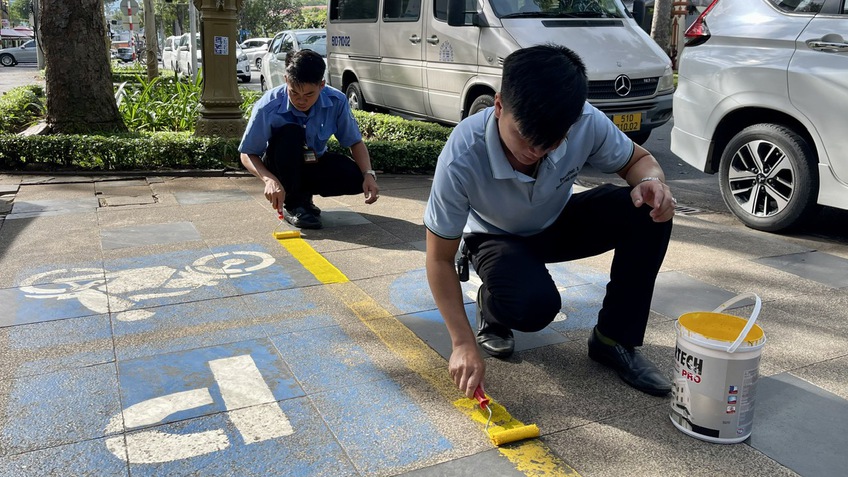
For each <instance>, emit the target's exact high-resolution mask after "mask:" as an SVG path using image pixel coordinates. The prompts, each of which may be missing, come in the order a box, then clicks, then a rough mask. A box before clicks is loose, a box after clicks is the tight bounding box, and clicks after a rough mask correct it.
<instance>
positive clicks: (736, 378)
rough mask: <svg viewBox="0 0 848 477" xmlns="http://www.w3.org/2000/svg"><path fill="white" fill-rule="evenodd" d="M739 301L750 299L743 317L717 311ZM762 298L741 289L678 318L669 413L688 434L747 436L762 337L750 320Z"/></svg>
mask: <svg viewBox="0 0 848 477" xmlns="http://www.w3.org/2000/svg"><path fill="white" fill-rule="evenodd" d="M744 299H753V300H754V310H753V312H752V313H751V316H750V317H749V318H748V319H747V320H746V319H745V318H740V317H738V316H734V315H728V314H724V313H721V312H722V311H724V310H725V309H727V308H728V307H729V306H730V305H733V304H734V303H737V302H739V301H742V300H744ZM761 308H762V300H760V297H758V296H757V295H755V294H753V293H743V294H741V295H738V296H736V297H734V298H732V299H730V300H728V301H726V302H724V303H722V304H721V305H720V306H719V307H718V308H716V309H715V310H713V311H712V312H694V313H685V314H683V315H681V316H680V318H678V320H677V323H676V324H675V325H676V328H677V347H676V349H675V350H674V357H675V360H674V382H673V386H672V395H671V412H670V413H669V417H670V418H671V422H672V423H674V426H675V427H677V428H678V429H680V431H682V432H683V433H685V434H687V435H690V436H692V437H695V438H698V439H702V440H705V441H708V442H714V443H718V444H735V443H737V442H742V441H744V440H745V439H747V438H748V436H750V435H751V430H752V428H753V425H754V398H755V394H756V390H757V379H758V378H759V365H760V353H761V351H762V348H763V345H765V342H766V335H765V333H764V332H763V329H762V328H760V326H759V325H757V324H755V322H756V321H757V316H759V314H760V309H761Z"/></svg>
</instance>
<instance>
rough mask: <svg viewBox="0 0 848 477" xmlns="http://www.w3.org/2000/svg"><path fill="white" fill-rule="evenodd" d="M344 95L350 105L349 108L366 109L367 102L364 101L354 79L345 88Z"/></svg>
mask: <svg viewBox="0 0 848 477" xmlns="http://www.w3.org/2000/svg"><path fill="white" fill-rule="evenodd" d="M345 96H347V102H348V104H349V105H350V109H360V110H362V111H367V110H368V103H366V102H365V97H364V96H362V90H361V89H360V88H359V83H357V82H356V81H354V82H353V83H351V84H349V85H347V88H345Z"/></svg>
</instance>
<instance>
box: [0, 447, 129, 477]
mask: <svg viewBox="0 0 848 477" xmlns="http://www.w3.org/2000/svg"><path fill="white" fill-rule="evenodd" d="M71 474H73V475H76V476H91V477H94V476H99V477H111V476H115V477H117V476H125V475H129V471H128V468H127V464H126V460H125V459H124V460H122V459H119V458H117V457H116V456H115V455H113V454H112V453H111V452H109V449H108V448H107V447H106V439H92V440H89V441H82V442H75V443H73V444H67V445H61V446H57V447H48V448H46V449H39V450H35V451H31V452H25V453H23V454H17V455H12V456H7V457H0V475H8V476H54V475H56V476H58V475H71Z"/></svg>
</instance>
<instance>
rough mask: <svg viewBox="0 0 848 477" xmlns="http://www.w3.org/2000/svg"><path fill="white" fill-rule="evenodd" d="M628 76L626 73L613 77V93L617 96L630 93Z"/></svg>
mask: <svg viewBox="0 0 848 477" xmlns="http://www.w3.org/2000/svg"><path fill="white" fill-rule="evenodd" d="M631 86H632V85H631V84H630V77H629V76H627V75H618V76H617V77H616V78H615V82H614V83H613V87H614V88H615V94H617V95H619V96H622V97H623V96H627V95H628V94H630V88H631Z"/></svg>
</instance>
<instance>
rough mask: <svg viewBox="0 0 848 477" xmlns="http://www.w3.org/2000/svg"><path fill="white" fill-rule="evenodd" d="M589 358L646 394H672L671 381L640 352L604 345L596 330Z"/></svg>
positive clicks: (591, 342) (590, 343)
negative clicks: (613, 371) (608, 368)
mask: <svg viewBox="0 0 848 477" xmlns="http://www.w3.org/2000/svg"><path fill="white" fill-rule="evenodd" d="M589 357H590V358H592V359H593V360H595V361H597V362H599V363H601V364H603V365H605V366H609V367H610V368H612V369H613V370H615V372H616V373H618V376H619V377H621V379H622V380H624V382H625V383H627V384H629V385H631V386H633V387H634V388H636V389H638V390H640V391H642V392H644V393H648V394H651V395H653V396H665V395H666V394H668V393H670V392H671V381H669V380H668V378H666V377H665V375H664V374H663V373H662V372H661V371H660V370H659V369H658V368H657V366H656V365H655V364H654V363H652V362H651V361H650V360H649V359H648V358H646V357H644V356H642V353H640V352H639V350H637V349H635V348H628V347H626V346H622V345H620V344H616V345H613V346H610V345H607V344H604V343H603V342H601V340H600V339H598V337H597V335H596V334H595V330H594V329H593V330H592V334H591V335H590V336H589Z"/></svg>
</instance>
